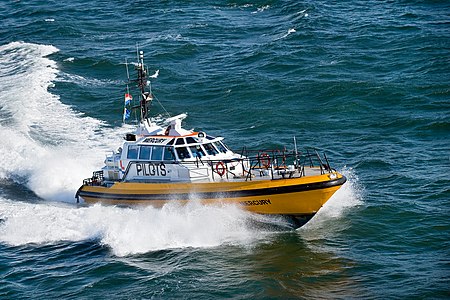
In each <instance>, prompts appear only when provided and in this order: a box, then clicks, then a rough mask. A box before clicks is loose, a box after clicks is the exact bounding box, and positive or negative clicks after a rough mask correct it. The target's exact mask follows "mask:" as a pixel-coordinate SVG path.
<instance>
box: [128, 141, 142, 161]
mask: <svg viewBox="0 0 450 300" xmlns="http://www.w3.org/2000/svg"><path fill="white" fill-rule="evenodd" d="M132 148H134V149H132ZM131 150H133V151H136V152H135V155H133V157H131V156H130V154H131V153H133V152H131ZM138 156H139V145H136V144H131V145H128V146H127V159H138Z"/></svg>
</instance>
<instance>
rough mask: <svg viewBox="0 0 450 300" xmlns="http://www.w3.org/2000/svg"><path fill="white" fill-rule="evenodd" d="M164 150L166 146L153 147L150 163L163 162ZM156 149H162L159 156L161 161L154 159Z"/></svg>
mask: <svg viewBox="0 0 450 300" xmlns="http://www.w3.org/2000/svg"><path fill="white" fill-rule="evenodd" d="M163 148H164V146H160V145H152V153H151V155H150V161H162V158H163V153H164V149H163ZM156 149H161V153H160V154H159V159H158V158H154V157H153V153H155V150H156ZM157 151H159V150H157Z"/></svg>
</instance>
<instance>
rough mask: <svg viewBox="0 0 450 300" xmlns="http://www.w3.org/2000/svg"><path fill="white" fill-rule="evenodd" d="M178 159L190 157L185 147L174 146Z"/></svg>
mask: <svg viewBox="0 0 450 300" xmlns="http://www.w3.org/2000/svg"><path fill="white" fill-rule="evenodd" d="M176 149H177V154H178V158H179V159H185V158H190V157H191V155H190V154H189V150H188V149H187V148H186V147H180V148H176Z"/></svg>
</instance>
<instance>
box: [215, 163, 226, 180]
mask: <svg viewBox="0 0 450 300" xmlns="http://www.w3.org/2000/svg"><path fill="white" fill-rule="evenodd" d="M226 170H227V168H226V167H225V164H224V163H223V162H221V161H219V162H218V163H217V164H216V172H217V174H219V175H220V177H222V176H223V175H225V171H226Z"/></svg>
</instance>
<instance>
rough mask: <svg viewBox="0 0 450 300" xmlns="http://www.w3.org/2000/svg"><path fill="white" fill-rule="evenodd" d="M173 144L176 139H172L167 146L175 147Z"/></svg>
mask: <svg viewBox="0 0 450 300" xmlns="http://www.w3.org/2000/svg"><path fill="white" fill-rule="evenodd" d="M173 142H175V139H171V140H170V142H168V143H167V144H166V145H173Z"/></svg>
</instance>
